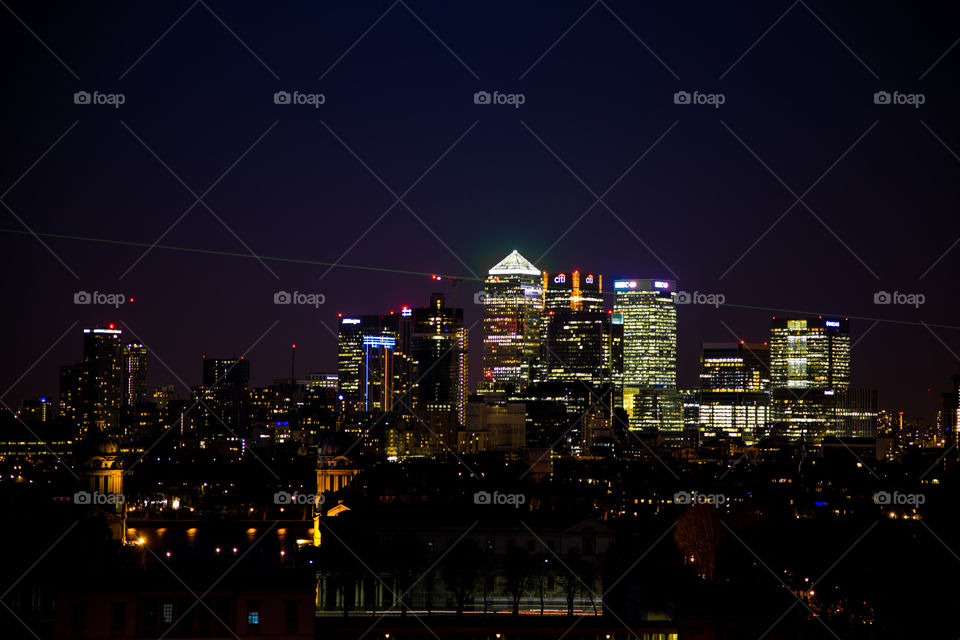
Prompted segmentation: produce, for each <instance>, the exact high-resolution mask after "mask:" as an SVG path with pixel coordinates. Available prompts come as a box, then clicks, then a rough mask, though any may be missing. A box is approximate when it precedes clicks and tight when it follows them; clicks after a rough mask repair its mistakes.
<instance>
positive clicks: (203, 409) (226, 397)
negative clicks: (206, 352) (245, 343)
mask: <svg viewBox="0 0 960 640" xmlns="http://www.w3.org/2000/svg"><path fill="white" fill-rule="evenodd" d="M202 380H203V384H202V385H201V386H199V387H194V388H193V392H194V395H195V397H194V400H195V401H198V402H199V404H198V406H197V409H196V410H197V412H198V413H199V415H200V416H201V419H202V422H203V425H204V435H210V436H214V437H221V438H231V439H236V438H239V437H241V436H242V435H243V431H244V430H245V428H246V427H247V426H248V425H247V421H248V420H247V418H248V414H249V403H250V361H249V360H247V359H246V358H225V359H218V358H207V357H206V356H204V357H203V378H202Z"/></svg>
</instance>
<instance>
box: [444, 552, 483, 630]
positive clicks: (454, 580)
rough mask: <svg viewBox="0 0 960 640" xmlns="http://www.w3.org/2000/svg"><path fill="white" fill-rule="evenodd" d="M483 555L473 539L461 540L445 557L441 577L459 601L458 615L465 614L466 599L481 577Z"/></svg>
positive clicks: (457, 601)
mask: <svg viewBox="0 0 960 640" xmlns="http://www.w3.org/2000/svg"><path fill="white" fill-rule="evenodd" d="M482 569H483V556H482V552H481V550H480V545H478V544H477V543H476V542H474V541H473V540H461V541H460V542H459V543H458V544H457V545H456V546H455V547H453V549H451V550H450V551H449V552H448V553H447V555H446V557H445V558H444V559H443V566H442V568H441V577H442V578H443V582H444V584H446V586H447V589H449V590H450V591H451V592H452V593H453V597H454V600H456V603H457V615H458V616H461V615H463V608H464V605H465V604H466V601H467V600H468V599H469V598H470V596H471V595H472V594H473V589H474V587H475V586H476V584H477V581H478V580H479V579H480V575H481V572H482Z"/></svg>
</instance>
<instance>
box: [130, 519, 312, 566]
mask: <svg viewBox="0 0 960 640" xmlns="http://www.w3.org/2000/svg"><path fill="white" fill-rule="evenodd" d="M164 524H165V525H166V526H161V527H158V526H155V525H150V524H148V523H144V524H140V523H137V526H135V527H128V528H127V540H130V541H135V540H137V539H138V538H143V539H144V542H145V544H146V545H148V546H149V547H150V549H151V550H152V551H154V552H155V553H157V554H161V555H162V554H164V553H166V552H167V551H169V552H171V553H172V554H173V555H175V556H176V557H179V558H183V557H185V556H186V557H203V556H210V557H212V556H217V555H218V553H217V549H218V548H219V549H220V550H221V551H220V555H223V554H229V555H233V554H234V551H233V550H234V549H235V548H236V549H237V551H236V555H238V556H239V555H242V554H243V553H244V552H245V551H246V550H247V549H249V548H250V547H252V546H254V544H256V548H257V549H260V550H261V551H264V552H274V553H277V554H279V553H280V552H281V551H282V552H284V553H285V554H287V553H292V552H293V551H295V550H296V546H297V543H296V541H297V540H298V539H312V537H313V527H312V526H310V525H311V524H312V523H310V522H303V523H302V524H301V523H284V524H283V526H280V525H277V526H275V527H272V523H270V522H258V523H257V525H256V526H250V524H249V523H244V522H240V523H227V522H200V523H197V522H191V523H184V524H178V523H172V524H171V523H164Z"/></svg>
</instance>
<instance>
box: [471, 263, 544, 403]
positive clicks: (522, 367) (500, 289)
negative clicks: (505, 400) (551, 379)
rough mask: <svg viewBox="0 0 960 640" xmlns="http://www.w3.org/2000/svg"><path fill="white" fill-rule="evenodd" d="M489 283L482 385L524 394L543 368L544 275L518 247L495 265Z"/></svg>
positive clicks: (487, 287) (488, 278)
mask: <svg viewBox="0 0 960 640" xmlns="http://www.w3.org/2000/svg"><path fill="white" fill-rule="evenodd" d="M484 287H485V291H484V294H483V379H482V380H481V384H480V387H481V390H482V391H494V390H497V391H506V392H508V393H515V394H519V393H521V392H522V390H523V389H525V388H526V386H527V385H528V384H530V382H532V381H534V380H535V379H536V377H537V371H538V368H540V367H541V364H540V356H541V341H542V336H541V331H542V328H541V322H542V317H543V288H542V279H541V273H540V270H539V269H537V268H536V267H535V266H534V265H533V264H532V263H531V262H530V261H529V260H527V259H526V258H524V257H523V256H522V255H520V254H519V253H518V252H517V251H513V252H511V253H510V255H508V256H507V257H506V258H504V259H503V260H501V261H500V262H499V263H497V264H496V265H495V266H494V267H493V268H492V269H490V271H489V272H488V277H487V279H486V281H485V285H484Z"/></svg>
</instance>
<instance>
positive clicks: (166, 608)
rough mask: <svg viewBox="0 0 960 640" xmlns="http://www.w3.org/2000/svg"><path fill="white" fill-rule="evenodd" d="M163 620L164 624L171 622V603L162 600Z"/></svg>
mask: <svg viewBox="0 0 960 640" xmlns="http://www.w3.org/2000/svg"><path fill="white" fill-rule="evenodd" d="M163 621H164V623H166V624H170V623H171V622H173V603H172V602H164V603H163Z"/></svg>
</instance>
